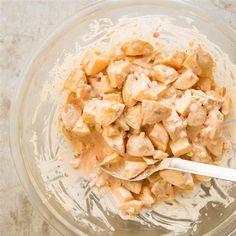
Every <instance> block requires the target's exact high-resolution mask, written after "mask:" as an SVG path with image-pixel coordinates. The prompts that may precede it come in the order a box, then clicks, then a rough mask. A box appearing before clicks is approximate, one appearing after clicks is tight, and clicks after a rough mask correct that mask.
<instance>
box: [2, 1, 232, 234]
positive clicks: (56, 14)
mask: <svg viewBox="0 0 236 236" xmlns="http://www.w3.org/2000/svg"><path fill="white" fill-rule="evenodd" d="M91 2H92V1H91V0H82V1H81V0H80V1H79V0H77V1H76V0H74V1H72V0H67V1H66V0H64V1H61V0H50V1H49V0H39V1H29V0H28V1H24V0H18V1H17V0H15V1H10V0H0V173H1V177H0V236H13V235H14V236H15V235H17V236H28V235H29V236H38V235H43V236H49V235H53V236H57V235H59V234H58V233H57V232H56V231H55V230H54V229H52V228H51V227H50V226H49V225H48V224H47V223H46V222H45V221H44V220H43V219H42V217H41V216H40V215H39V213H38V212H37V211H36V209H34V208H33V207H32V205H31V203H30V202H29V201H28V198H27V196H26V195H25V192H24V190H23V188H22V186H21V184H20V182H19V180H18V177H17V175H16V172H15V169H14V166H13V164H12V161H11V157H10V150H9V143H8V125H9V109H10V106H11V99H12V98H13V97H14V95H15V90H16V89H17V86H18V83H19V80H20V77H21V75H22V71H23V68H24V66H25V65H26V63H27V61H28V60H29V59H30V57H31V56H32V54H33V52H34V50H35V49H37V47H38V46H39V45H40V44H41V42H42V41H43V39H44V38H45V36H46V35H48V34H49V33H50V32H52V31H53V30H54V29H55V27H56V26H58V25H59V24H60V23H62V22H63V21H64V20H65V19H67V18H68V17H69V16H70V15H72V14H73V13H75V12H77V11H78V10H79V9H80V8H81V7H83V6H85V5H86V4H89V3H91ZM191 2H194V3H195V4H201V5H202V7H204V8H206V9H207V10H209V11H211V12H212V11H213V12H217V14H218V16H219V17H221V18H223V19H225V20H226V21H227V22H228V23H229V24H230V25H231V26H233V27H234V28H236V1H235V0H193V1H191Z"/></svg>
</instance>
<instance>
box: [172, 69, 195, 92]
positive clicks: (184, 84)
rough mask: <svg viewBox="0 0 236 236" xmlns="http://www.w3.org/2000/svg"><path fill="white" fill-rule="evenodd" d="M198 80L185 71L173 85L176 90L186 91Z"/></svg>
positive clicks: (188, 71) (189, 71) (191, 73)
mask: <svg viewBox="0 0 236 236" xmlns="http://www.w3.org/2000/svg"><path fill="white" fill-rule="evenodd" d="M198 80H199V78H198V77H197V76H196V75H195V74H194V73H193V72H192V71H191V70H186V71H185V72H184V73H183V74H181V75H179V77H178V79H177V80H176V81H175V82H174V84H173V85H174V87H175V88H177V89H181V90H186V89H190V88H191V87H193V85H194V84H196V83H197V82H198Z"/></svg>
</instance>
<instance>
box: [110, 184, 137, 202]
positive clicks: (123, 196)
mask: <svg viewBox="0 0 236 236" xmlns="http://www.w3.org/2000/svg"><path fill="white" fill-rule="evenodd" d="M113 193H114V195H115V197H116V199H117V201H118V202H119V203H123V202H128V201H130V200H132V199H134V198H133V196H132V194H131V192H130V191H129V190H127V189H126V188H124V187H121V186H119V187H116V188H115V189H113Z"/></svg>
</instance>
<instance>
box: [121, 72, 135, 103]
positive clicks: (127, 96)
mask: <svg viewBox="0 0 236 236" xmlns="http://www.w3.org/2000/svg"><path fill="white" fill-rule="evenodd" d="M135 83H136V79H135V77H134V75H129V76H128V78H127V79H126V81H125V83H124V86H123V89H122V97H123V101H124V104H125V105H126V106H127V107H132V106H134V105H135V104H136V103H137V101H136V100H134V99H133V87H134V85H135Z"/></svg>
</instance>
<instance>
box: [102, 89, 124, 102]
mask: <svg viewBox="0 0 236 236" xmlns="http://www.w3.org/2000/svg"><path fill="white" fill-rule="evenodd" d="M101 99H104V100H109V101H115V102H120V103H123V99H122V95H121V92H113V93H108V94H103V95H102V96H101Z"/></svg>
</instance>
